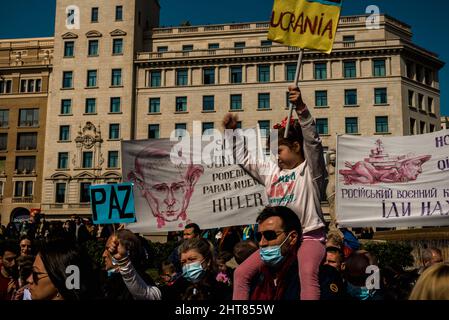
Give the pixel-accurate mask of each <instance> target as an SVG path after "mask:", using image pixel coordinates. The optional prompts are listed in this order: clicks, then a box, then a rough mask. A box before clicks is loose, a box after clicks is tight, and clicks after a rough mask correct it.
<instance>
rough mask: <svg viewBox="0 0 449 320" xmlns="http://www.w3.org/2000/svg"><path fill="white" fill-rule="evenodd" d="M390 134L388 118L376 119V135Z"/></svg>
mask: <svg viewBox="0 0 449 320" xmlns="http://www.w3.org/2000/svg"><path fill="white" fill-rule="evenodd" d="M387 132H388V117H376V133H387Z"/></svg>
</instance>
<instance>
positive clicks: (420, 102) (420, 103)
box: [418, 93, 424, 110]
mask: <svg viewBox="0 0 449 320" xmlns="http://www.w3.org/2000/svg"><path fill="white" fill-rule="evenodd" d="M418 109H419V110H424V95H422V94H421V93H418Z"/></svg>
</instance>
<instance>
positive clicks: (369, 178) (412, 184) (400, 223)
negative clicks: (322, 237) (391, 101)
mask: <svg viewBox="0 0 449 320" xmlns="http://www.w3.org/2000/svg"><path fill="white" fill-rule="evenodd" d="M448 155H449V130H446V131H439V132H434V133H429V134H424V135H417V136H406V137H356V136H347V135H344V136H339V137H338V138H337V173H336V180H337V181H336V183H337V192H336V195H337V196H336V201H337V205H336V208H337V212H336V214H337V221H338V223H339V226H348V227H369V226H373V227H413V226H447V225H449V183H448V181H449V156H448Z"/></svg>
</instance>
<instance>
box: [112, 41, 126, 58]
mask: <svg viewBox="0 0 449 320" xmlns="http://www.w3.org/2000/svg"><path fill="white" fill-rule="evenodd" d="M112 54H123V39H114V40H112Z"/></svg>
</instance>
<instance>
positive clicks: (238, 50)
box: [234, 41, 246, 53]
mask: <svg viewBox="0 0 449 320" xmlns="http://www.w3.org/2000/svg"><path fill="white" fill-rule="evenodd" d="M245 47H246V43H245V42H243V41H241V42H234V49H235V50H234V51H235V53H243V49H244V48H245Z"/></svg>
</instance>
